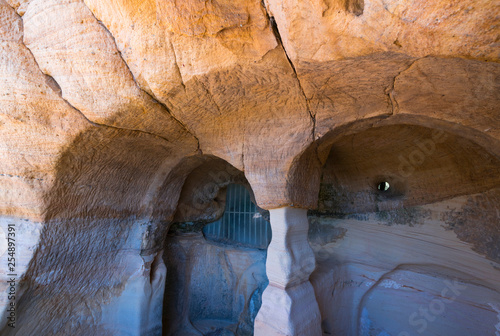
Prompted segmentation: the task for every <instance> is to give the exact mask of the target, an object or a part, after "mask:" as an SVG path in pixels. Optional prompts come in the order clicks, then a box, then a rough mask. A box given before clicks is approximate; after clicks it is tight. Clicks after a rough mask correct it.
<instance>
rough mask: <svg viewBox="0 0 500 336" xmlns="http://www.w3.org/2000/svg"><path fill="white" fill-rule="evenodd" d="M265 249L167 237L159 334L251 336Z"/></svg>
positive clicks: (263, 274)
mask: <svg viewBox="0 0 500 336" xmlns="http://www.w3.org/2000/svg"><path fill="white" fill-rule="evenodd" d="M265 258H266V252H265V251H263V250H257V249H245V248H238V247H235V246H231V245H214V244H213V243H209V242H207V241H206V240H205V239H204V238H203V236H202V235H201V234H188V235H178V236H169V237H168V238H167V240H166V247H165V259H166V265H167V268H168V272H169V273H168V278H167V286H166V293H165V303H164V309H163V311H164V320H163V322H164V325H165V326H166V327H165V330H164V333H163V334H164V335H207V334H210V333H211V332H212V333H214V334H217V332H220V333H222V335H226V334H227V335H242V336H244V335H253V322H254V319H255V315H256V314H257V311H258V309H259V308H260V304H261V296H262V291H263V290H264V288H265V287H266V285H267V276H266V271H265V268H266V266H265Z"/></svg>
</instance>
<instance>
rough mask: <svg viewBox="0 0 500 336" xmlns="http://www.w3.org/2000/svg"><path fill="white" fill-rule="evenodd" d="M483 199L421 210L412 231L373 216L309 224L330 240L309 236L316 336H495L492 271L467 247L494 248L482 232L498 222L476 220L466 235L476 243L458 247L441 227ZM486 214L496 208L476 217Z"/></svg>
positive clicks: (493, 263) (495, 269)
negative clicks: (318, 316)
mask: <svg viewBox="0 0 500 336" xmlns="http://www.w3.org/2000/svg"><path fill="white" fill-rule="evenodd" d="M491 194H492V191H490V192H486V193H484V194H478V195H474V196H470V198H469V197H456V198H453V199H449V200H446V201H443V202H437V203H434V204H432V205H427V206H424V207H422V210H421V211H420V214H419V215H417V216H418V217H419V220H418V224H411V222H408V221H404V220H401V221H399V223H397V224H396V223H390V222H389V220H388V219H387V218H386V217H384V216H380V215H379V214H378V213H364V214H358V215H357V216H354V215H351V216H350V217H346V218H339V217H331V216H319V217H318V216H317V215H314V216H312V217H311V220H313V221H316V222H319V223H321V226H322V227H324V228H327V227H330V232H331V231H333V230H334V231H335V232H336V234H333V235H331V236H330V239H328V240H325V239H321V238H320V237H318V236H321V235H322V234H323V233H324V232H327V231H326V229H324V228H323V229H322V230H320V231H313V232H311V233H310V236H309V241H310V242H311V246H312V247H313V249H314V251H315V254H316V260H317V264H318V266H317V267H316V270H315V271H314V273H313V274H312V276H311V283H312V284H313V287H314V290H315V292H316V297H317V299H318V303H319V307H320V311H321V316H322V329H323V334H325V335H328V334H331V335H347V334H353V335H380V334H381V333H382V334H384V333H387V334H390V335H400V336H404V335H415V334H438V335H441V334H448V333H450V332H452V333H453V334H457V335H471V334H478V335H479V334H481V335H493V334H495V332H497V333H498V332H499V330H498V322H499V320H498V316H497V315H498V312H497V311H496V310H497V309H498V302H499V300H500V288H499V283H498V276H499V272H500V268H499V266H500V265H499V264H498V260H488V259H486V258H484V256H483V255H480V254H479V253H477V252H475V251H473V250H476V251H478V252H482V254H485V252H483V251H481V250H480V248H481V247H482V246H484V245H482V246H481V245H480V246H479V248H478V247H477V245H475V244H477V242H478V241H480V242H482V243H483V244H484V242H485V241H489V240H491V239H492V240H494V241H496V246H498V239H497V238H495V235H494V234H493V235H491V231H489V232H488V231H485V230H488V229H487V228H488V227H489V226H490V225H493V226H497V229H496V231H495V232H498V215H497V217H496V218H495V219H494V220H493V222H492V221H491V220H488V219H486V220H484V221H481V220H479V221H478V223H477V224H476V225H477V226H476V227H474V226H472V227H470V230H471V231H472V232H474V233H475V235H476V237H477V236H479V235H481V233H483V232H484V235H483V236H482V237H481V238H477V239H476V240H472V239H471V240H470V243H472V244H469V243H466V242H463V241H461V240H460V239H462V238H461V237H460V236H459V234H456V233H455V232H453V231H452V230H449V228H448V225H447V224H446V220H447V219H448V218H449V215H450V214H455V213H457V212H458V211H462V209H465V208H466V207H467V205H469V206H470V199H482V200H485V199H487V198H486V197H491V196H487V195H491ZM493 195H495V193H493ZM403 209H404V208H403ZM489 209H490V210H493V211H494V210H495V209H496V205H493V204H490V205H489V207H488V206H486V207H485V209H484V210H483V211H485V212H486V213H488V211H489ZM486 216H487V215H486ZM400 219H401V218H400ZM471 237H474V235H469V238H471ZM487 237H488V238H487ZM490 237H491V238H490ZM473 244H474V245H473Z"/></svg>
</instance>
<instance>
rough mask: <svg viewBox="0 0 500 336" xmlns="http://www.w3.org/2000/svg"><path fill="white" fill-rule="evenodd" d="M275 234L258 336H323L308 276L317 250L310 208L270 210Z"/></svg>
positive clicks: (269, 257)
mask: <svg viewBox="0 0 500 336" xmlns="http://www.w3.org/2000/svg"><path fill="white" fill-rule="evenodd" d="M270 214H271V228H272V232H273V237H272V241H271V244H270V245H269V248H268V250H267V262H266V272H267V276H268V278H269V285H268V287H267V288H266V290H265V291H264V293H263V294H262V306H261V308H260V310H259V313H258V314H257V317H256V319H255V335H256V336H299V335H300V336H320V335H321V316H320V312H319V308H318V303H317V301H316V297H315V295H314V289H313V287H312V285H311V283H310V282H309V275H310V274H311V273H312V271H314V268H315V265H316V264H315V259H314V253H313V251H312V249H311V247H310V246H309V242H308V240H307V232H308V228H309V223H308V221H307V210H306V209H296V208H291V207H284V208H278V209H272V210H270Z"/></svg>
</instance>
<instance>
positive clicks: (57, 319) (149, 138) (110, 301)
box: [5, 126, 196, 335]
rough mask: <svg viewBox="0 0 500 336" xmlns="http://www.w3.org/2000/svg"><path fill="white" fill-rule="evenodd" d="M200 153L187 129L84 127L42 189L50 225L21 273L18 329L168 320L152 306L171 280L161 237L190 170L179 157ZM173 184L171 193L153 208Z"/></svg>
mask: <svg viewBox="0 0 500 336" xmlns="http://www.w3.org/2000/svg"><path fill="white" fill-rule="evenodd" d="M184 140H186V141H184ZM195 153H196V148H193V142H192V141H190V140H189V139H187V138H183V137H178V138H177V140H167V139H165V138H162V137H158V136H154V135H151V134H148V133H144V132H140V131H130V130H123V129H118V128H113V127H101V126H94V127H91V128H89V129H88V130H86V131H84V132H82V133H80V134H79V135H78V136H77V137H76V138H75V139H74V141H73V143H72V144H71V145H70V146H68V147H67V148H66V150H65V151H64V152H63V153H62V154H61V155H60V158H59V160H58V161H57V165H56V171H57V173H56V177H55V179H54V184H53V186H52V187H51V189H50V190H49V191H47V192H46V194H45V195H44V202H45V215H44V224H43V229H42V232H41V234H40V240H39V244H38V248H37V250H36V251H35V253H34V257H33V258H32V260H31V261H30V264H29V266H28V270H27V271H26V274H25V276H24V277H23V279H22V281H21V285H20V289H19V297H20V298H19V301H18V309H19V310H18V311H19V315H18V322H19V325H18V326H19V327H18V328H16V329H15V330H14V331H15V332H16V333H23V332H24V333H27V334H32V333H37V334H40V335H43V334H53V335H65V334H67V333H68V332H70V330H71V333H72V332H74V331H75V330H80V331H81V332H82V333H89V334H96V333H97V334H102V335H106V334H109V333H113V332H118V333H119V332H121V331H124V330H130V331H131V332H136V333H141V332H143V331H144V330H143V329H142V328H149V330H155V328H156V329H158V328H161V314H160V315H159V316H154V311H155V307H156V306H158V305H160V306H161V302H162V298H163V297H162V292H163V289H162V287H163V284H164V280H165V269H164V265H163V262H162V260H161V250H162V247H161V245H159V242H161V241H162V239H163V237H164V235H165V233H166V231H167V230H168V225H165V224H168V222H169V221H170V220H171V219H172V218H173V215H174V212H175V209H176V206H177V202H178V198H179V194H180V191H181V188H182V184H183V182H184V180H183V179H184V178H185V175H186V174H187V173H184V174H182V173H179V172H177V171H176V170H175V166H176V165H177V164H178V163H179V162H180V161H181V160H182V159H183V158H185V157H187V156H192V155H193V154H195ZM184 168H185V169H189V166H185V167H184ZM164 181H168V182H165V183H164ZM165 184H166V185H168V192H167V193H168V199H166V200H165V199H164V200H163V201H162V202H161V206H163V208H162V209H158V208H155V204H158V201H157V198H158V195H159V193H160V191H161V187H162V186H164V185H165ZM158 298H159V299H158ZM123 300H125V301H123ZM124 303H125V304H124ZM46 307H52V309H46ZM79 316H87V317H86V318H83V317H82V318H78V317H79ZM89 316H90V317H91V318H88V317H89ZM116 328H123V330H121V329H120V330H115V329H116ZM5 331H6V332H7V334H8V333H9V332H12V331H13V330H12V329H11V328H8V329H6V330H5Z"/></svg>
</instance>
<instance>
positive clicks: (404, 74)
mask: <svg viewBox="0 0 500 336" xmlns="http://www.w3.org/2000/svg"><path fill="white" fill-rule="evenodd" d="M499 13H500V8H499V6H498V4H496V3H494V2H492V1H488V0H482V1H473V0H456V1H449V0H448V1H434V2H433V3H429V2H428V1H424V0H404V1H396V0H309V1H304V0H297V1H290V0H265V1H260V0H236V1H229V0H221V1H198V0H186V1H175V0H164V1H156V0H155V1H153V0H144V1H135V0H113V1H94V0H85V1H82V0H0V225H1V228H2V230H3V231H5V232H6V231H7V230H8V224H16V227H17V235H18V236H17V237H18V240H19V241H18V244H17V261H18V264H17V266H16V272H17V274H18V278H17V285H16V288H17V295H16V296H17V298H16V302H17V321H16V323H17V328H16V329H12V328H10V329H9V327H5V328H4V329H3V330H2V335H3V334H5V335H15V334H17V335H68V334H71V335H92V334H95V335H122V334H124V332H125V331H124V329H123V328H125V329H126V330H130V333H131V334H133V335H141V334H147V333H152V334H155V333H158V330H161V328H162V326H161V315H162V311H161V310H162V309H161V307H162V302H163V288H164V285H165V279H166V277H167V275H166V272H167V273H168V271H166V270H165V266H164V263H163V253H164V251H163V250H164V246H163V243H164V238H165V236H166V234H167V232H168V229H169V225H170V223H171V222H172V221H173V220H174V219H175V220H177V221H179V220H182V218H184V220H186V218H189V220H195V219H197V218H198V219H205V220H206V219H208V218H214V217H216V216H218V215H220V211H221V204H223V203H220V204H219V203H218V202H217V201H214V199H213V198H212V199H211V198H210V197H208V196H207V194H206V193H205V194H203V195H204V196H203V197H201V199H202V200H203V204H204V205H202V206H196V205H195V204H190V202H192V201H193V199H192V198H190V197H189V195H186V194H184V195H183V194H182V192H183V190H191V189H193V188H194V189H193V193H195V192H197V191H196V188H195V187H196V185H200V188H201V190H203V188H202V187H203V185H206V184H207V183H210V182H213V181H214V180H215V181H216V184H217V188H223V187H224V186H225V185H227V183H230V182H234V181H236V180H238V181H242V180H246V181H247V182H248V184H249V186H250V187H251V189H252V190H253V193H254V195H255V199H256V202H257V203H258V205H259V206H260V207H262V208H264V209H278V208H283V207H295V208H301V209H318V208H319V210H321V211H330V212H331V213H336V214H337V215H338V214H339V213H341V214H349V215H350V214H362V213H366V212H377V211H397V210H398V209H404V208H407V207H411V206H420V205H429V206H430V205H432V204H436V203H437V202H443V201H446V200H449V199H454V198H457V197H473V196H471V195H478V194H481V193H485V192H488V190H493V189H494V188H497V187H498V185H499V180H498V177H499V176H500V174H499V173H500V167H499V160H500V127H499V126H500V113H499V106H500V65H499V58H500V52H499V50H500V48H499V45H498V35H499V33H500V26H499V25H498V15H499ZM443 134H445V135H446V139H442V138H441V136H442V135H443ZM435 137H438V138H435ZM429 139H431V140H432V141H433V144H434V146H435V148H434V149H433V150H432V154H426V153H424V157H421V156H419V155H420V154H412V153H414V151H415V150H416V149H419V148H420V147H419V145H418V144H416V143H415V141H418V142H419V143H424V142H425V143H428V141H427V140H429ZM441 140H442V141H441ZM426 141H427V142H426ZM427 148H430V147H427ZM400 157H403V159H404V160H406V161H407V162H409V165H405V163H404V162H403V161H401V159H400ZM413 161H414V162H413ZM402 162H403V163H402ZM402 164H403V166H402ZM410 170H411V172H410ZM204 172H205V174H204ZM408 172H410V173H409V174H407V173H408ZM210 174H212V175H210ZM207 176H208V177H207ZM214 176H216V177H217V178H215V177H214ZM391 179H392V180H391ZM382 180H389V182H390V183H391V182H392V181H394V183H391V185H393V186H394V187H395V188H396V189H393V190H395V191H394V193H393V194H390V195H379V194H377V191H376V184H377V183H379V182H382ZM184 186H186V188H183V187H184ZM189 187H191V189H189ZM398 188H399V189H398ZM201 192H202V193H203V191H201ZM392 192H393V191H391V193H392ZM208 194H209V195H210V194H211V193H208ZM214 195H215V194H214ZM487 195H489V194H487ZM495 197H496V196H495ZM495 197H493V196H491V197H490V196H488V197H486V198H485V199H487V200H488V202H487V206H488V207H490V208H492V209H493V210H491V212H488V213H489V215H488V216H489V217H487V219H486V220H484V221H482V222H480V223H484V224H480V223H479V224H478V223H477V222H476V221H475V220H474V218H476V217H477V216H480V215H481V211H480V210H478V209H482V208H481V207H483V206H485V205H484V204H486V203H484V202H486V201H484V199H483V201H477V202H476V201H475V199H474V198H472V200H471V201H470V202H469V201H467V203H466V205H465V207H464V208H463V209H464V210H463V211H462V212H458V214H457V213H451V214H449V215H448V217H447V218H446V221H448V222H449V223H448V224H447V225H449V226H450V228H452V229H453V234H455V235H456V236H457V237H458V238H457V239H459V241H461V242H464V244H470V245H467V246H470V247H471V248H474V250H475V251H476V252H477V253H479V254H478V255H481V256H482V257H481V258H486V257H488V258H490V259H492V258H493V259H494V260H496V259H495V258H497V257H496V256H497V255H498V249H497V246H498V230H499V227H498V216H497V217H495V215H494V214H496V213H497V211H498V202H496V201H495V200H498V197H496V198H495ZM489 200H493V201H489ZM490 204H493V205H490ZM181 205H182V207H181V208H182V209H185V208H193V209H194V211H193V212H192V213H186V212H180V208H179V207H180V206H181ZM292 212H293V211H292ZM303 217H304V218H305V216H303ZM443 220H444V219H443ZM285 222H286V221H285ZM285 224H286V223H285ZM356 225H358V226H357V228H359V230H358V231H359V232H361V233H362V232H364V231H365V228H364V224H356ZM373 227H375V228H376V227H377V226H373ZM275 228H276V227H275ZM370 228H372V226H369V227H367V228H366V230H369V229H370ZM302 229H304V228H302ZM375 230H377V229H375ZM302 231H303V230H302ZM283 232H284V237H283V238H284V241H287V234H288V233H287V232H288V231H286V230H285V231H283ZM481 232H488V233H487V234H484V233H481ZM361 233H360V234H361ZM449 233H450V234H451V233H452V232H451V231H450V232H449ZM411 234H417V233H411ZM431 235H432V234H431ZM388 239H390V238H388ZM423 239H424V240H432V239H431V238H427V237H424V238H423ZM354 245H356V244H354ZM403 245H404V244H403ZM297 246H298V245H297ZM348 246H350V245H349V244H348ZM464 246H465V245H464ZM464 246H462V247H460V249H465V247H464ZM3 247H4V246H0V252H3V251H4V248H3ZM346 248H347V247H346ZM401 248H403V247H401ZM299 250H300V249H299ZM299 250H297V251H294V247H293V246H292V247H291V250H290V251H294V253H298V255H300V253H301V251H299ZM304 253H305V252H304ZM342 253H344V252H342ZM345 253H347V252H345ZM376 253H379V252H376ZM380 253H383V251H382V252H380ZM474 253H475V252H474ZM317 258H318V257H317ZM298 259H300V258H298ZM485 260H486V259H485ZM0 262H1V263H2V265H1V266H0V283H1V285H0V292H1V293H4V292H5V290H7V283H6V279H7V278H8V276H7V271H6V267H5V265H6V264H7V255H6V254H5V253H4V254H3V255H2V256H1V258H0ZM471 262H475V261H471ZM391 265H392V264H391ZM397 266H398V264H396V263H395V264H394V265H392V266H391V267H392V268H391V267H389V266H387V269H386V271H388V272H389V271H391V270H394V271H395V272H396V271H397V272H396V273H397V274H396V273H394V274H396V275H394V274H392V273H391V274H388V275H387V276H388V277H391V276H399V275H401V274H403V273H404V274H407V273H408V272H414V273H418V274H424V273H425V272H424V271H421V269H418V270H417V269H411V270H407V269H399V268H397ZM468 266H469V265H468V264H467V263H464V264H463V265H461V266H460V267H458V266H457V270H458V271H460V272H466V270H467V268H468ZM484 267H487V266H486V265H485V266H484ZM291 269H293V267H292V268H291ZM384 270H385V269H384ZM426 270H429V269H426ZM398 272H399V273H398ZM405 272H406V273H405ZM431 273H432V272H431ZM314 274H315V273H313V277H314ZM356 274H357V273H356ZM404 274H403V275H404ZM436 274H437V273H436ZM454 274H455V273H454ZM495 274H496V273H495ZM292 276H293V274H292ZM445 276H446V274H444V273H443V274H441V273H440V275H439V274H438V275H436V277H437V278H440V277H445ZM21 279H22V281H21V282H20V280H21ZM311 279H312V280H313V278H311ZM391 279H392V278H391ZM483 280H484V279H483ZM312 282H313V285H315V283H314V281H312ZM415 288H417V287H415ZM4 289H5V290H4ZM496 290H498V289H496ZM430 292H432V290H430ZM381 293H382V292H380V291H379V290H378V289H374V291H373V293H372V294H370V295H372V296H373V297H375V298H376V299H374V300H375V301H376V300H378V298H379V295H381ZM382 294H383V293H382ZM2 295H3V294H2ZM367 295H368V294H367ZM387 295H392V294H391V293H387ZM375 301H374V302H375ZM125 303H126V304H125ZM319 303H320V312H321V314H322V315H324V314H327V315H328V314H329V312H328V313H325V312H324V311H323V308H322V307H323V306H322V303H321V302H319ZM358 303H359V302H358ZM358 303H356V304H358ZM0 304H1V305H2V309H3V308H4V307H6V306H7V304H8V300H7V299H6V297H4V296H2V297H0ZM356 304H354V303H353V305H352V306H353V307H354V306H355V305H356ZM363 304H364V303H363ZM48 307H50V308H48ZM143 307H147V308H146V309H143ZM356 307H357V306H356ZM363 307H366V309H367V310H366V311H367V313H366V314H368V315H367V316H372V315H373V314H372V308H371V306H369V305H368V304H365V306H363ZM360 309H361V308H360ZM492 309H493V308H492ZM361 313H363V312H362V311H361ZM325 316H326V315H325ZM328 316H330V315H328ZM360 316H361V315H360ZM332 318H333V317H332ZM371 318H372V317H371ZM377 318H380V319H381V318H382V317H380V316H378V317H377ZM380 319H378V320H377V319H375V320H373V318H372V320H373V321H375V322H373V323H372V324H373V325H375V324H376V323H379V322H380V321H381V320H380ZM6 321H7V320H6V319H5V318H2V323H5V322H6ZM377 321H378V322H377ZM125 322H126V323H125ZM353 323H354V322H353ZM354 324H355V323H354ZM354 324H352V325H354ZM374 328H375V329H377V328H378V326H375V327H374ZM375 329H374V330H375ZM323 330H324V329H323ZM352 330H354V329H352ZM353 332H354V331H353Z"/></svg>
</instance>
